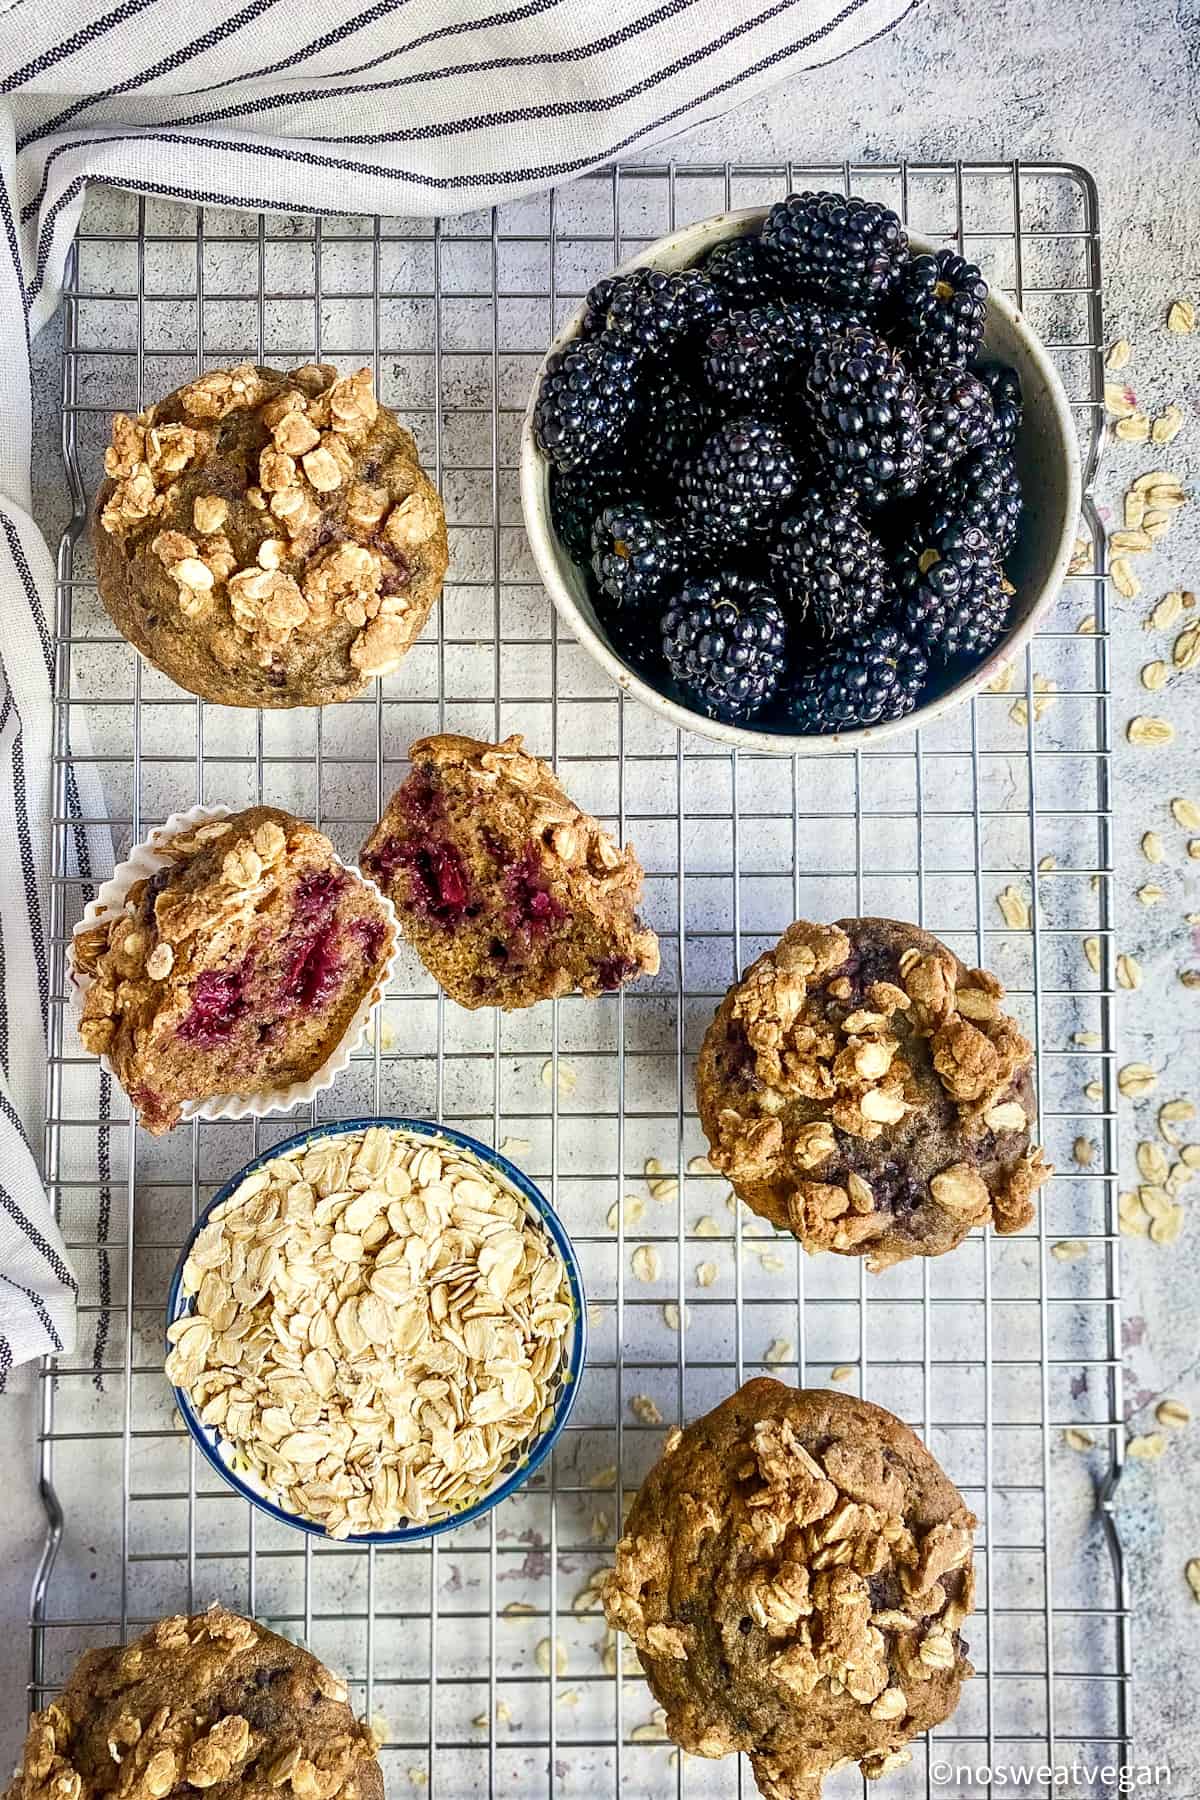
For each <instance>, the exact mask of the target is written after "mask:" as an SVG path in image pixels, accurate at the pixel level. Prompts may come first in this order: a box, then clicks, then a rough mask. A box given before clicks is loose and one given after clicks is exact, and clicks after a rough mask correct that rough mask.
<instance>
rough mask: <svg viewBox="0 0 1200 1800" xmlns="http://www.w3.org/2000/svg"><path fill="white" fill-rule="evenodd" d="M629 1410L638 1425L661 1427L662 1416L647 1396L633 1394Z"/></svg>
mask: <svg viewBox="0 0 1200 1800" xmlns="http://www.w3.org/2000/svg"><path fill="white" fill-rule="evenodd" d="M629 1410H630V1412H631V1413H632V1414H633V1416H634V1418H635V1419H636V1420H637V1421H638V1423H639V1424H640V1425H661V1424H662V1422H663V1417H662V1414H661V1413H660V1412H659V1410H658V1407H657V1406H656V1405H655V1404H654V1401H653V1400H652V1399H651V1398H650V1396H649V1394H634V1395H633V1396H632V1397H631V1399H630V1402H629Z"/></svg>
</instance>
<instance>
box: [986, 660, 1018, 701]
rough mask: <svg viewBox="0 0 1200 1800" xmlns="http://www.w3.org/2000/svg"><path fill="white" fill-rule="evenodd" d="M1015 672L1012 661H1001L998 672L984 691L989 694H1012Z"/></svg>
mask: <svg viewBox="0 0 1200 1800" xmlns="http://www.w3.org/2000/svg"><path fill="white" fill-rule="evenodd" d="M1015 672H1016V671H1015V669H1014V667H1013V664H1012V663H1010V662H1004V663H1001V664H1000V667H999V668H998V669H997V670H996V673H995V674H994V675H993V676H992V679H991V680H990V681H989V682H987V683H986V684H985V688H984V692H985V693H988V694H1010V693H1011V692H1012V684H1013V675H1014V674H1015Z"/></svg>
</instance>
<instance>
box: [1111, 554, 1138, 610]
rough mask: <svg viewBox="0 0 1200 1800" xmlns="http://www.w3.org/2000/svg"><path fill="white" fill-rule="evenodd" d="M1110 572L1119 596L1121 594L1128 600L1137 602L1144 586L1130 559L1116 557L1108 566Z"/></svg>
mask: <svg viewBox="0 0 1200 1800" xmlns="http://www.w3.org/2000/svg"><path fill="white" fill-rule="evenodd" d="M1108 572H1109V574H1110V575H1111V576H1112V580H1113V586H1114V587H1115V588H1116V590H1117V592H1118V594H1121V595H1122V596H1123V597H1124V598H1125V599H1126V600H1136V598H1137V596H1138V595H1139V594H1140V593H1141V591H1142V584H1141V582H1140V581H1139V580H1138V578H1137V576H1136V575H1135V574H1134V572H1133V568H1132V565H1131V564H1130V562H1129V558H1128V557H1126V556H1114V557H1113V559H1112V562H1111V563H1110V564H1109V565H1108Z"/></svg>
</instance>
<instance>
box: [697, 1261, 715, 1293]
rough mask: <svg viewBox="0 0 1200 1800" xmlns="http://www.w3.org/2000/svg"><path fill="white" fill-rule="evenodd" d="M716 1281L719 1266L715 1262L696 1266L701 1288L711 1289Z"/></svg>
mask: <svg viewBox="0 0 1200 1800" xmlns="http://www.w3.org/2000/svg"><path fill="white" fill-rule="evenodd" d="M716 1279H717V1265H716V1263H715V1262H702V1263H697V1264H696V1281H697V1283H698V1284H699V1285H700V1287H711V1286H712V1284H713V1282H714V1281H715V1280H716Z"/></svg>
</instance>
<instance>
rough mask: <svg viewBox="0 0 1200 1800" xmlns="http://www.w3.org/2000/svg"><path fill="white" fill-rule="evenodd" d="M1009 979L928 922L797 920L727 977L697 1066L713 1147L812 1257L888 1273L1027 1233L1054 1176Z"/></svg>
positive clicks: (757, 1207) (747, 1195) (753, 1199)
mask: <svg viewBox="0 0 1200 1800" xmlns="http://www.w3.org/2000/svg"><path fill="white" fill-rule="evenodd" d="M1003 999H1004V989H1003V987H1002V986H1001V985H1000V983H999V982H998V981H997V980H996V978H995V976H994V975H991V974H989V973H988V972H987V970H985V969H968V968H967V967H966V966H965V965H964V964H963V963H962V962H960V961H959V959H958V957H957V956H955V955H954V953H953V952H952V951H950V950H948V949H947V948H946V946H945V945H944V944H942V943H940V942H939V941H938V939H937V938H935V937H932V936H931V935H930V934H929V932H927V931H922V930H920V929H919V927H917V926H916V925H906V924H902V923H900V922H898V921H897V920H895V919H870V918H868V919H841V920H839V921H838V922H837V924H835V925H814V924H809V923H808V922H807V921H805V920H798V921H797V922H796V923H795V924H794V925H789V926H788V928H787V930H786V931H785V932H784V934H783V936H782V937H781V938H780V940H779V943H778V944H777V945H776V946H775V948H774V949H773V950H768V951H767V952H766V953H765V954H764V955H762V956H760V957H759V958H758V960H757V962H755V963H753V964H752V965H751V967H750V968H749V969H747V971H746V973H745V974H744V975H743V976H742V978H741V980H740V981H738V982H736V983H735V984H734V986H733V987H732V988H730V990H729V992H728V994H727V995H726V996H725V999H724V1000H723V1002H722V1003H721V1006H720V1008H719V1009H718V1011H717V1015H716V1017H715V1018H714V1020H713V1022H712V1024H711V1025H710V1026H709V1028H708V1031H707V1033H706V1034H705V1038H704V1044H703V1046H702V1049H701V1052H700V1060H699V1065H698V1068H697V1075H696V1087H697V1100H698V1105H699V1111H700V1121H701V1124H702V1125H703V1127H704V1130H705V1131H706V1133H707V1134H708V1138H709V1142H710V1144H711V1146H712V1147H711V1150H710V1152H709V1155H710V1158H711V1160H712V1162H713V1164H714V1165H715V1167H717V1168H718V1169H720V1170H722V1171H723V1172H724V1173H725V1174H726V1175H728V1177H729V1180H730V1182H731V1184H732V1186H733V1189H734V1191H735V1193H737V1194H738V1195H739V1197H740V1198H741V1199H743V1200H744V1201H745V1202H746V1204H747V1205H748V1206H750V1207H752V1208H753V1209H754V1211H755V1212H757V1213H761V1214H762V1216H763V1217H764V1218H767V1219H770V1220H771V1221H772V1223H773V1224H775V1225H778V1226H780V1227H781V1228H783V1229H784V1230H787V1231H791V1232H793V1233H794V1234H795V1236H796V1237H798V1238H799V1239H800V1241H801V1242H802V1243H803V1244H804V1246H805V1248H806V1249H807V1250H833V1251H836V1252H838V1253H839V1254H841V1255H844V1256H866V1257H867V1258H868V1267H870V1268H872V1269H874V1270H879V1269H883V1268H886V1267H888V1266H889V1265H890V1264H892V1263H896V1262H900V1261H902V1260H903V1259H904V1258H906V1257H910V1256H940V1255H942V1254H943V1253H944V1252H945V1251H947V1250H952V1249H953V1248H954V1246H955V1245H956V1244H958V1243H960V1242H961V1240H962V1239H963V1238H964V1237H965V1236H966V1234H967V1233H968V1232H969V1231H970V1230H971V1229H972V1227H973V1226H975V1225H983V1224H987V1223H991V1224H992V1225H994V1226H995V1228H996V1230H997V1231H1000V1232H1011V1231H1020V1230H1021V1229H1022V1227H1024V1226H1025V1225H1027V1224H1028V1223H1029V1221H1030V1220H1031V1219H1032V1217H1033V1195H1034V1193H1035V1192H1036V1190H1037V1188H1038V1187H1039V1186H1040V1185H1041V1183H1042V1182H1044V1181H1045V1180H1046V1179H1047V1177H1048V1176H1049V1175H1050V1173H1051V1170H1050V1168H1049V1166H1048V1164H1047V1163H1046V1161H1045V1159H1044V1157H1043V1154H1042V1152H1041V1150H1040V1149H1039V1148H1037V1147H1036V1146H1034V1145H1033V1144H1031V1141H1030V1131H1029V1128H1030V1124H1031V1122H1032V1121H1033V1119H1034V1116H1035V1110H1036V1107H1035V1101H1034V1092H1033V1073H1032V1072H1033V1050H1032V1047H1031V1045H1030V1044H1029V1042H1028V1040H1027V1039H1026V1038H1025V1037H1023V1036H1022V1034H1021V1032H1020V1031H1019V1030H1018V1028H1017V1026H1016V1024H1015V1023H1014V1021H1013V1020H1012V1019H1011V1018H1010V1017H1009V1016H1008V1015H1007V1014H1006V1013H1005V1012H1004V1010H1003V1008H1002V1005H1001V1002H1002V1001H1003Z"/></svg>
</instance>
